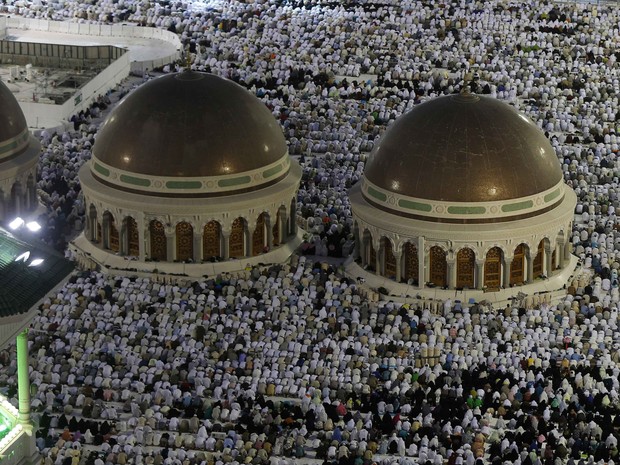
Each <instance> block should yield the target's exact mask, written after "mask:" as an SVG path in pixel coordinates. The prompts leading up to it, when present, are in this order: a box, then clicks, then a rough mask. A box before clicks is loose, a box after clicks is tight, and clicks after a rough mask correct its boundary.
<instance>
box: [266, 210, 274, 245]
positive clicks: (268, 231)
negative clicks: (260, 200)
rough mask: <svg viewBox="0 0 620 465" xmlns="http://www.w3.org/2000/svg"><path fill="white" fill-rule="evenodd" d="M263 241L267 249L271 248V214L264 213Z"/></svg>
mask: <svg viewBox="0 0 620 465" xmlns="http://www.w3.org/2000/svg"><path fill="white" fill-rule="evenodd" d="M265 242H266V243H267V247H269V250H271V249H273V224H272V223H271V215H265Z"/></svg>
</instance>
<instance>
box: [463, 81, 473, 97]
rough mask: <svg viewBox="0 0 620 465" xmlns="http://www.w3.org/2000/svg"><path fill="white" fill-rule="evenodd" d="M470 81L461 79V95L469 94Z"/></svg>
mask: <svg viewBox="0 0 620 465" xmlns="http://www.w3.org/2000/svg"><path fill="white" fill-rule="evenodd" d="M469 84H470V81H469V80H465V81H463V87H461V95H467V96H469V95H471V88H470V86H469Z"/></svg>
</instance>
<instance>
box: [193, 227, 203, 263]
mask: <svg viewBox="0 0 620 465" xmlns="http://www.w3.org/2000/svg"><path fill="white" fill-rule="evenodd" d="M203 233H204V228H202V230H200V231H199V230H198V229H197V228H194V237H193V240H194V247H193V250H194V256H193V257H192V260H194V263H200V262H202V254H203V242H202V235H203Z"/></svg>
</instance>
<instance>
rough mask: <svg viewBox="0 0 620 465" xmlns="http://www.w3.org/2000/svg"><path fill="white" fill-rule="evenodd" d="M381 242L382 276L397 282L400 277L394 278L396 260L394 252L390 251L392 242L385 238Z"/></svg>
mask: <svg viewBox="0 0 620 465" xmlns="http://www.w3.org/2000/svg"><path fill="white" fill-rule="evenodd" d="M381 241H382V243H383V254H384V255H383V257H384V267H383V276H385V277H386V278H393V279H396V281H399V280H400V276H396V258H395V257H394V250H393V249H392V241H390V240H389V239H388V238H387V237H383V238H382V239H381Z"/></svg>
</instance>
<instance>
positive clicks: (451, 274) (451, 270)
mask: <svg viewBox="0 0 620 465" xmlns="http://www.w3.org/2000/svg"><path fill="white" fill-rule="evenodd" d="M446 265H447V266H448V289H454V288H455V287H456V261H455V260H454V259H452V260H446Z"/></svg>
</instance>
